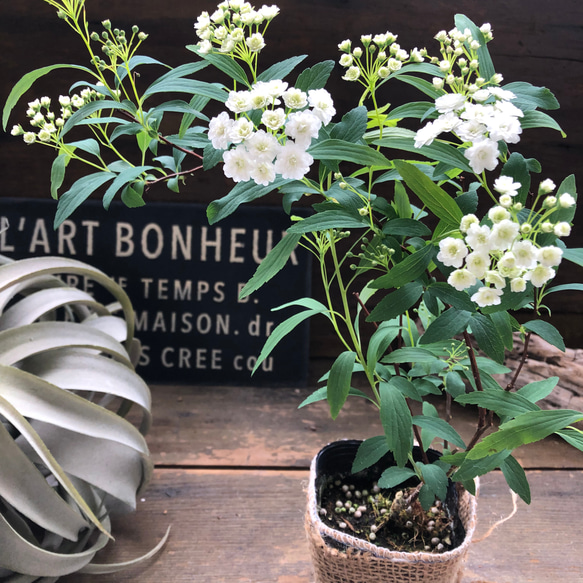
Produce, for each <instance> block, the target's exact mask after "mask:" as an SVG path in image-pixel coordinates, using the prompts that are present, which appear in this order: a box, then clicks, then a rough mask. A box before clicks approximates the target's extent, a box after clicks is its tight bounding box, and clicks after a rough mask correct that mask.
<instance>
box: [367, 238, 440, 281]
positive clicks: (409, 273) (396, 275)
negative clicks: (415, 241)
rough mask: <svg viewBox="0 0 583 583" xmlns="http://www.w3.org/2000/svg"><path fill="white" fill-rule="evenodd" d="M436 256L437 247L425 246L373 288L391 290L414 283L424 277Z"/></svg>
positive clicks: (380, 279)
mask: <svg viewBox="0 0 583 583" xmlns="http://www.w3.org/2000/svg"><path fill="white" fill-rule="evenodd" d="M434 255H435V247H434V246H433V245H425V247H423V248H421V249H420V250H419V251H415V253H411V255H408V256H407V257H406V258H405V259H403V261H401V262H399V263H397V265H395V266H394V267H391V270H390V271H389V273H387V274H386V275H383V276H381V277H379V278H378V279H376V280H375V281H374V282H373V283H372V284H371V286H372V287H373V288H375V289H390V288H392V287H401V286H403V285H405V284H406V283H409V282H412V281H413V280H415V279H417V278H418V277H420V276H421V275H423V273H424V272H425V270H426V269H427V267H428V266H429V264H430V263H431V261H432V260H433V257H434Z"/></svg>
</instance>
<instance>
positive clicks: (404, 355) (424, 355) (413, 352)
mask: <svg viewBox="0 0 583 583" xmlns="http://www.w3.org/2000/svg"><path fill="white" fill-rule="evenodd" d="M435 360H438V359H436V358H435V356H434V355H433V353H431V352H429V350H425V349H424V348H415V347H414V346H406V347H404V348H398V349H397V350H393V352H391V353H390V354H387V356H385V357H384V358H383V362H384V363H385V364H390V363H403V362H433V361H435Z"/></svg>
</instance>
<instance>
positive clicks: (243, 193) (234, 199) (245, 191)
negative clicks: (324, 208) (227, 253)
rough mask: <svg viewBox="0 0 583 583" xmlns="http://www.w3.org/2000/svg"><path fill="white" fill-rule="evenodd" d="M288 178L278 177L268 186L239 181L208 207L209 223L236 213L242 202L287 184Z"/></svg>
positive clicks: (249, 200) (254, 198)
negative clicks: (227, 192)
mask: <svg viewBox="0 0 583 583" xmlns="http://www.w3.org/2000/svg"><path fill="white" fill-rule="evenodd" d="M287 182H288V180H286V179H284V178H276V179H275V180H274V181H273V182H272V183H271V184H269V185H268V186H260V185H258V184H255V182H253V181H251V180H250V181H248V182H239V183H237V184H236V185H235V186H234V187H233V188H232V189H231V191H230V192H229V194H227V195H226V196H223V198H220V199H219V200H213V201H212V202H211V203H210V204H209V205H208V207H207V209H206V215H207V218H208V221H209V224H211V225H214V224H215V223H218V222H219V221H221V220H223V219H224V218H225V217H228V216H229V215H231V214H232V213H234V212H235V211H236V210H237V209H238V208H239V206H240V205H241V204H243V203H246V202H251V201H252V200H256V199H258V198H262V197H264V196H266V195H267V194H269V193H270V192H273V191H274V190H277V189H278V188H279V187H280V186H283V185H284V184H286V183H287Z"/></svg>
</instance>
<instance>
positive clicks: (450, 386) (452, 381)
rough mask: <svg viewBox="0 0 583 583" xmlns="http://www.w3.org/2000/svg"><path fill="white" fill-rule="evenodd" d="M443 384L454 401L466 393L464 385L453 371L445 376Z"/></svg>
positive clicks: (459, 376)
mask: <svg viewBox="0 0 583 583" xmlns="http://www.w3.org/2000/svg"><path fill="white" fill-rule="evenodd" d="M444 384H445V390H446V391H447V392H448V393H449V394H450V395H451V396H452V397H453V398H454V399H455V398H456V397H459V396H460V395H463V394H465V392H466V384H465V383H464V380H463V379H462V377H461V375H460V374H459V373H458V372H457V371H455V370H451V371H449V372H448V373H447V374H446V375H445V379H444Z"/></svg>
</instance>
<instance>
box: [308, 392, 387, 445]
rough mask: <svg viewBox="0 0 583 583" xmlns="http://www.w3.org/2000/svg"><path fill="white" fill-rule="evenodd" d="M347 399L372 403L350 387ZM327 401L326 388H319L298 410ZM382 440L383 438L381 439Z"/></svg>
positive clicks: (368, 398) (364, 395)
mask: <svg viewBox="0 0 583 583" xmlns="http://www.w3.org/2000/svg"><path fill="white" fill-rule="evenodd" d="M348 396H349V397H361V398H362V399H366V400H367V401H371V402H373V403H374V400H373V399H371V398H370V397H369V396H368V395H367V394H366V393H364V392H363V391H361V390H359V389H355V388H354V387H350V390H349V391H348ZM327 399H328V387H321V388H319V389H317V390H316V391H314V392H313V393H312V394H311V395H310V396H309V397H306V398H305V399H304V400H303V401H302V402H301V403H300V404H299V405H298V409H302V408H303V407H305V406H306V405H311V404H312V403H317V402H319V401H326V400H327ZM383 439H384V437H383Z"/></svg>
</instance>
